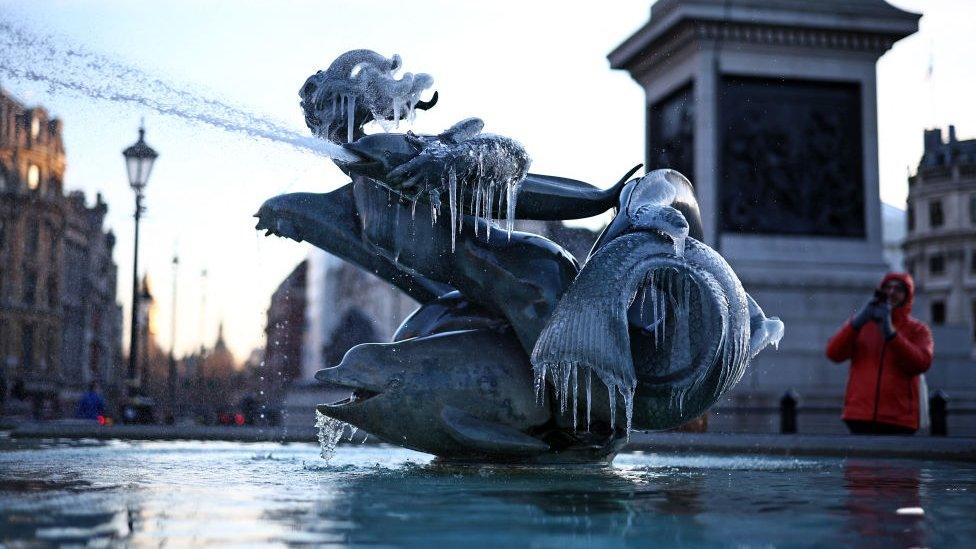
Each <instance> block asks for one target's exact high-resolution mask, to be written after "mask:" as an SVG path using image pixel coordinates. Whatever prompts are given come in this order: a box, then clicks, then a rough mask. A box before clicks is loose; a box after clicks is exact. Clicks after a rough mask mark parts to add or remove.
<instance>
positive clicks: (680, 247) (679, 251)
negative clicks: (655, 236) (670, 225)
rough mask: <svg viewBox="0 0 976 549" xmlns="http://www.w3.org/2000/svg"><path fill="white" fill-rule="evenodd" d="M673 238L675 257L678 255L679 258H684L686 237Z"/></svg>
mask: <svg viewBox="0 0 976 549" xmlns="http://www.w3.org/2000/svg"><path fill="white" fill-rule="evenodd" d="M671 238H672V240H673V241H674V255H676V256H678V257H684V255H685V236H684V235H678V236H672V237H671Z"/></svg>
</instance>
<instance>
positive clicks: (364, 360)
mask: <svg viewBox="0 0 976 549" xmlns="http://www.w3.org/2000/svg"><path fill="white" fill-rule="evenodd" d="M399 66H400V59H399V57H397V56H394V57H393V58H391V59H387V58H385V57H383V56H381V55H379V54H376V53H375V52H369V51H368V50H356V51H353V52H348V53H347V54H344V55H343V56H340V58H339V59H337V60H336V62H334V63H333V64H332V66H330V67H329V68H328V69H327V70H325V71H319V72H318V73H316V75H313V76H312V77H310V78H309V80H308V81H307V82H306V83H305V85H304V86H303V87H302V89H301V91H300V93H299V95H300V97H301V98H302V103H301V104H302V108H303V110H304V111H305V119H306V123H307V124H308V125H309V128H310V129H311V130H312V132H313V133H315V134H316V135H319V136H322V137H323V138H328V139H331V140H333V141H335V142H338V143H339V144H341V145H342V146H343V147H344V148H345V149H346V150H347V151H349V152H350V153H351V155H350V156H351V157H352V158H356V159H357V160H353V161H349V160H348V159H346V160H338V159H337V160H334V162H335V163H336V165H337V166H338V167H339V168H340V169H341V170H342V171H343V172H345V173H346V174H347V175H349V177H350V179H351V181H350V183H349V184H347V185H344V186H343V187H341V188H339V189H337V190H336V191H333V192H331V193H326V194H313V193H292V194H286V195H282V196H278V197H274V198H272V199H269V200H268V201H266V202H265V203H264V204H263V205H262V206H261V208H260V209H259V211H258V213H257V215H256V216H257V217H258V224H257V228H258V229H263V230H266V231H267V232H268V234H274V235H278V236H283V237H287V238H291V239H293V240H297V241H307V242H310V243H311V244H313V245H314V246H317V247H319V248H321V249H323V250H325V251H327V252H329V253H332V254H334V255H336V256H338V257H341V258H343V259H345V260H347V261H350V262H352V263H354V264H356V265H358V266H360V267H362V268H363V269H365V270H367V271H369V272H371V273H373V274H375V275H376V276H379V277H380V278H382V279H384V280H387V281H389V282H390V283H391V284H393V285H395V286H396V287H398V288H400V289H401V290H403V291H404V292H406V293H407V294H408V295H410V296H411V297H413V298H414V299H416V300H417V301H418V302H420V304H421V305H420V307H419V308H418V309H417V311H415V312H414V313H413V314H412V315H411V316H410V317H409V318H407V319H406V320H405V321H404V322H403V324H402V325H401V327H400V329H399V330H398V331H397V333H396V334H395V336H394V337H393V341H391V342H389V343H366V344H362V345H358V346H356V347H353V348H352V349H350V350H349V351H348V352H347V353H346V355H345V357H344V358H343V360H342V362H341V363H340V364H338V365H335V366H331V367H326V368H324V369H322V370H320V371H319V372H318V373H317V374H316V379H318V380H320V381H322V382H324V383H327V384H329V385H331V386H332V387H338V388H342V389H345V390H346V392H347V393H348V396H347V397H346V398H344V399H342V400H339V401H337V402H331V403H326V404H322V405H320V406H318V411H319V412H320V413H321V414H324V415H325V416H328V417H330V418H334V420H337V421H339V422H344V423H345V424H349V425H352V426H354V427H355V428H357V429H362V430H365V431H366V432H368V433H370V434H372V435H375V436H377V437H379V438H381V439H383V440H386V441H388V442H391V443H394V444H398V445H401V446H404V447H407V448H412V449H415V450H419V451H422V452H428V453H431V454H434V455H436V456H439V457H440V458H442V459H445V460H458V461H476V462H512V463H531V464H554V463H608V462H609V461H610V460H612V459H613V456H614V455H615V454H616V452H617V451H619V449H620V448H621V447H622V446H623V444H625V443H626V440H627V438H628V437H629V434H630V432H631V430H633V429H639V430H662V429H669V428H673V427H676V426H679V425H681V424H682V423H684V422H686V421H688V420H689V419H692V418H695V417H697V416H698V415H700V414H701V413H702V412H704V411H705V410H707V409H708V407H710V406H711V405H712V404H714V403H715V402H716V401H717V400H718V399H719V398H721V396H722V395H724V394H725V393H727V392H728V390H729V389H731V388H732V387H733V386H734V385H735V383H736V382H737V381H738V380H739V379H740V378H741V377H742V374H743V372H744V371H745V369H746V368H747V366H748V364H749V362H750V360H751V359H752V358H753V357H754V356H755V355H756V354H757V353H759V352H760V351H761V350H762V349H763V348H764V347H766V346H767V345H770V344H776V343H778V341H779V339H780V338H781V337H782V335H783V324H782V322H780V321H779V320H778V319H776V318H770V317H766V315H765V314H764V312H763V311H762V309H761V308H760V307H759V305H758V304H757V303H756V302H755V301H754V300H753V299H752V298H751V297H749V295H748V294H747V293H746V292H745V290H744V289H743V287H742V284H741V283H740V281H739V279H738V277H737V276H736V275H735V272H734V271H733V270H732V268H731V267H730V266H729V265H728V263H726V262H725V260H724V259H723V258H722V257H721V255H719V254H718V253H717V252H716V251H715V250H713V249H711V248H710V247H708V246H707V245H706V244H705V243H704V242H703V231H702V226H701V217H700V214H699V210H698V204H697V201H696V200H695V195H694V188H693V187H692V185H691V183H690V182H689V181H688V180H687V179H686V178H685V177H684V176H682V175H681V174H680V173H678V172H676V171H674V170H670V169H659V170H653V171H651V172H649V173H647V174H645V175H643V176H634V174H635V172H636V171H637V170H638V169H639V168H640V166H638V167H635V168H634V169H631V170H630V171H628V172H627V174H626V175H624V177H622V178H621V179H620V180H619V181H618V182H617V183H616V184H614V185H611V186H609V187H608V188H606V189H600V188H597V187H595V186H593V185H590V184H587V183H584V182H580V181H576V180H573V179H569V178H563V177H555V176H549V175H541V174H534V173H530V172H529V164H530V161H529V157H528V154H526V153H525V151H524V150H523V148H522V147H521V145H520V144H518V143H517V142H516V141H514V140H512V139H510V138H506V137H503V136H497V135H492V134H487V133H483V132H482V130H483V125H484V124H483V122H482V121H481V120H479V119H475V118H472V119H466V120H462V121H461V122H459V123H458V124H455V125H454V126H452V127H451V128H448V129H447V130H445V131H444V132H442V133H440V134H438V135H416V134H413V133H411V132H406V133H391V132H386V131H384V132H380V133H373V134H366V133H365V131H364V130H363V126H364V125H365V124H367V123H368V122H370V121H372V120H376V121H379V120H382V121H383V122H384V125H385V126H387V127H389V126H391V125H392V126H395V125H396V124H398V123H399V122H401V121H403V120H409V119H410V118H412V116H413V113H414V111H415V109H417V108H422V109H423V108H430V107H432V106H433V104H434V103H435V102H436V97H437V96H436V92H435V95H434V96H433V97H432V98H431V99H430V100H428V101H426V102H425V101H422V100H421V99H420V95H421V92H422V91H424V90H425V89H427V88H428V87H429V86H430V85H431V84H432V79H431V78H430V77H429V76H427V75H418V76H413V75H410V76H409V77H408V76H407V75H405V76H404V77H403V78H402V79H400V80H397V79H396V78H395V76H393V75H394V72H395V70H396V69H397V68H399ZM407 74H408V75H409V73H407ZM343 128H345V131H342V129H343ZM418 205H419V207H418ZM612 208H613V209H616V215H615V216H614V218H613V220H612V221H611V223H610V224H609V225H608V226H607V227H606V229H605V230H604V231H603V233H602V234H601V235H600V237H599V238H598V239H597V241H596V243H595V245H594V246H593V249H592V250H591V251H590V253H589V256H588V257H586V258H579V259H578V258H575V257H573V255H572V254H570V253H569V252H567V251H566V250H565V249H564V248H562V247H561V246H560V245H559V244H557V243H555V242H552V241H551V240H549V239H546V238H544V237H542V236H539V235H535V234H531V233H526V232H522V231H518V230H516V228H515V225H516V221H517V220H523V219H535V220H565V219H580V218H585V217H591V216H593V215H597V214H599V213H602V212H604V211H607V210H610V209H612Z"/></svg>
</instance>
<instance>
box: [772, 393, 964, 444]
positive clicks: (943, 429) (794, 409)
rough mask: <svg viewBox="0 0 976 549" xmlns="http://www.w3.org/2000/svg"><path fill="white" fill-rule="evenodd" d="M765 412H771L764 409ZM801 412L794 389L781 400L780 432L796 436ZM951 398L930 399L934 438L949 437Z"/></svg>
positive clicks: (824, 409)
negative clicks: (798, 417)
mask: <svg viewBox="0 0 976 549" xmlns="http://www.w3.org/2000/svg"><path fill="white" fill-rule="evenodd" d="M764 411H769V410H768V409H764ZM800 411H801V407H800V399H799V395H797V394H796V392H795V391H793V390H792V389H790V390H788V391H786V393H784V394H783V397H782V398H780V400H779V418H780V421H779V432H780V433H782V434H795V433H796V432H797V416H798V415H799V413H800ZM802 411H803V413H831V414H836V413H837V410H836V408H832V407H822V406H821V407H804V408H802ZM949 413H950V409H949V396H948V395H946V394H945V392H943V391H935V392H933V393H932V394H931V396H930V397H929V425H930V427H929V434H931V435H932V436H934V437H944V436H948V435H949V427H948V417H949ZM951 413H952V414H954V415H970V414H976V410H973V409H956V410H951Z"/></svg>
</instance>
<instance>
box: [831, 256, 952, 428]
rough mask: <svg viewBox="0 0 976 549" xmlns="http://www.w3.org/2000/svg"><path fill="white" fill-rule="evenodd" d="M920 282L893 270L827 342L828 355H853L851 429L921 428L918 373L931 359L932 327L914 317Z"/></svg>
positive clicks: (847, 405) (848, 406) (847, 416)
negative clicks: (916, 288)
mask: <svg viewBox="0 0 976 549" xmlns="http://www.w3.org/2000/svg"><path fill="white" fill-rule="evenodd" d="M914 297H915V282H914V281H913V280H912V277H911V276H910V275H908V274H905V273H888V274H887V275H885V277H884V280H882V281H881V287H880V288H878V289H877V290H875V293H874V297H873V298H872V299H871V300H870V301H868V303H867V304H866V305H865V306H864V307H863V308H862V309H861V310H860V311H859V312H858V313H857V314H856V315H854V316H853V317H852V318H851V319H850V320H848V321H847V322H845V323H844V325H843V326H841V328H840V330H838V331H837V333H836V334H834V336H833V337H831V338H830V341H828V342H827V358H829V359H830V360H832V361H834V362H844V361H846V360H850V361H851V369H850V373H849V375H848V378H847V394H846V395H845V397H844V414H843V416H842V417H843V419H844V421H845V422H846V423H847V426H848V428H849V429H850V430H851V432H852V433H857V434H868V433H870V434H912V433H914V432H915V431H917V430H918V419H919V417H918V403H919V399H918V384H919V383H918V377H919V375H920V374H922V373H924V372H925V371H926V370H928V369H929V367H930V366H931V365H932V349H933V344H932V333H931V332H930V331H929V328H928V326H926V325H925V324H923V323H922V322H920V321H919V320H917V319H915V318H912V317H911V316H909V314H910V313H911V312H912V301H913V299H914Z"/></svg>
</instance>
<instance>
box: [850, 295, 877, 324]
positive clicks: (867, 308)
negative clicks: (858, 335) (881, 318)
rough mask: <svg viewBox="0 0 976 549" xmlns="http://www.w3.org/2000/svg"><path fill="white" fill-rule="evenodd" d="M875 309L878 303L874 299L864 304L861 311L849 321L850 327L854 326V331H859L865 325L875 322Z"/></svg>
mask: <svg viewBox="0 0 976 549" xmlns="http://www.w3.org/2000/svg"><path fill="white" fill-rule="evenodd" d="M877 308H878V302H877V301H876V300H874V299H871V301H868V302H867V303H865V304H864V307H861V310H860V311H858V312H857V314H856V315H854V318H852V319H851V326H854V329H855V330H860V329H861V328H862V327H863V326H864V325H865V324H867V323H868V322H870V321H872V320H875V317H876V315H877V313H876V309H877Z"/></svg>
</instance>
